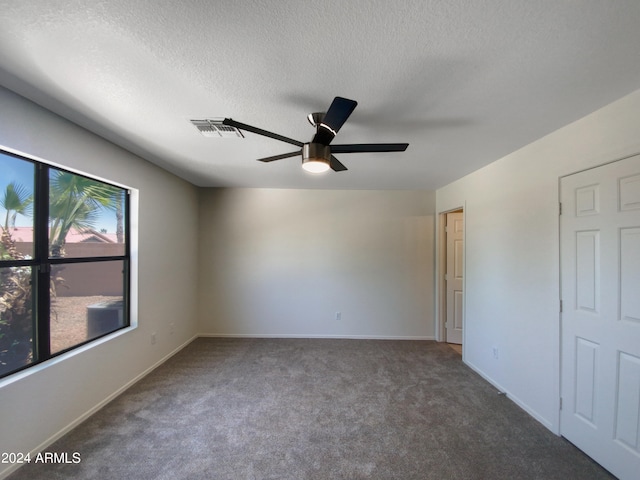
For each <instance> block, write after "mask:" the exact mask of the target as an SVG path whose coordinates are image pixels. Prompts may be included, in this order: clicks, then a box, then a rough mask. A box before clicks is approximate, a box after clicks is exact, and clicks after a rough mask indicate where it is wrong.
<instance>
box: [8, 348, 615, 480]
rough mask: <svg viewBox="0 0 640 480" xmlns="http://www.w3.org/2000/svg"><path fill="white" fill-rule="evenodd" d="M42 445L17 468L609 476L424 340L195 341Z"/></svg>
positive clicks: (102, 473) (146, 475)
mask: <svg viewBox="0 0 640 480" xmlns="http://www.w3.org/2000/svg"><path fill="white" fill-rule="evenodd" d="M99 381H100V379H99V377H97V378H96V382H99ZM47 451H48V452H56V453H58V452H67V453H69V455H71V454H72V453H73V452H78V453H79V454H80V458H81V462H80V463H78V464H59V465H43V464H34V463H32V464H29V465H26V466H25V467H23V468H22V469H20V470H18V471H17V472H15V473H14V474H13V475H11V476H10V477H9V478H10V479H11V480H19V479H28V480H35V479H47V480H52V479H68V478H80V479H100V480H105V479H131V480H133V479H136V480H137V479H149V480H156V479H172V480H176V479H190V480H191V479H221V480H222V479H233V480H236V479H297V480H302V479H323V480H324V479H365V478H366V479H369V478H372V479H403V480H408V479H509V480H514V479H544V480H548V479H562V480H567V479H588V480H592V479H608V478H613V477H611V476H610V475H609V474H608V473H607V472H606V471H605V470H603V469H602V468H601V467H599V466H598V465H597V464H596V463H594V462H593V461H592V460H590V459H589V458H588V457H587V456H586V455H584V454H583V453H582V452H580V451H579V450H578V449H576V448H575V447H574V446H573V445H571V444H570V443H569V442H567V441H565V440H564V439H562V438H560V437H557V436H555V435H553V434H552V433H551V432H549V431H548V430H547V429H546V428H544V427H543V426H542V425H540V424H539V423H538V422H537V421H536V420H534V419H533V418H531V417H530V416H529V415H528V414H527V413H525V412H524V411H522V410H521V409H520V408H519V407H518V406H516V405H515V404H514V403H513V402H511V401H510V400H509V399H507V398H505V397H504V396H502V395H498V392H497V391H496V390H495V388H493V387H492V386H491V385H489V384H488V383H487V382H486V381H484V380H483V379H482V378H481V377H480V376H478V375H477V374H476V373H474V372H473V371H472V370H471V369H469V368H468V367H466V366H465V365H464V364H463V363H462V361H461V359H460V356H459V355H458V354H457V353H456V352H454V351H453V350H452V349H451V348H450V347H449V346H447V345H446V344H438V343H435V342H428V341H389V340H331V339H218V338H200V339H197V340H196V341H194V342H193V343H191V344H190V345H189V346H188V347H186V348H185V349H184V350H182V351H181V352H180V353H178V354H177V355H175V356H174V357H172V358H171V359H170V360H169V361H168V362H166V363H165V364H164V365H162V366H161V367H159V368H158V369H156V370H155V371H154V372H152V373H151V374H150V375H148V376H147V377H145V378H144V379H142V380H141V381H140V382H138V383H137V384H136V385H134V386H133V387H132V388H130V389H129V390H127V391H126V392H125V393H124V394H122V395H121V396H120V397H118V398H117V399H115V400H114V401H113V402H111V403H109V404H108V405H107V406H106V407H104V408H103V409H102V410H100V411H99V412H98V413H96V414H95V415H93V416H92V417H91V418H89V419H88V420H87V421H85V422H84V423H83V424H82V425H80V426H79V427H78V428H76V429H74V430H73V431H72V432H70V433H69V434H67V435H66V436H64V437H63V438H61V439H60V440H59V441H57V442H56V443H55V444H54V445H52V446H50V447H49V448H48V449H47Z"/></svg>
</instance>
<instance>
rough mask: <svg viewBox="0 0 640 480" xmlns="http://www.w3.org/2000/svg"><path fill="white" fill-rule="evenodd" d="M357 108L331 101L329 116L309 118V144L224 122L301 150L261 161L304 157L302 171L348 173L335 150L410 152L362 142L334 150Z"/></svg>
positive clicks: (399, 146) (400, 145)
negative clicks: (311, 130)
mask: <svg viewBox="0 0 640 480" xmlns="http://www.w3.org/2000/svg"><path fill="white" fill-rule="evenodd" d="M356 105H358V102H356V101H355V100H349V99H348V98H343V97H336V98H334V99H333V102H331V105H330V106H329V109H328V110H327V113H323V112H316V113H310V114H309V115H308V116H307V119H308V120H309V123H310V124H311V125H313V126H314V127H316V134H315V135H314V137H313V139H312V140H311V142H308V143H303V142H299V141H298V140H294V139H292V138H287V137H284V136H282V135H278V134H277V133H272V132H268V131H267V130H262V129H261V128H257V127H252V126H251V125H247V124H246V123H240V122H236V121H235V120H233V119H231V118H225V119H224V120H223V122H222V123H223V125H227V126H230V127H234V128H236V129H240V130H245V131H247V132H251V133H255V134H256V135H262V136H264V137H269V138H273V139H275V140H280V141H281V142H286V143H290V144H292V145H296V146H297V147H300V148H301V149H300V150H296V151H295V152H289V153H283V154H280V155H274V156H271V157H266V158H259V159H258V160H259V161H260V162H273V161H275V160H282V159H283V158H289V157H295V156H297V155H300V154H302V168H303V169H304V170H305V171H307V172H311V173H322V172H326V171H327V170H329V169H332V170H333V171H334V172H344V171H345V170H347V167H345V166H344V165H343V164H342V163H341V162H340V161H339V160H338V159H337V158H336V157H334V156H333V155H332V154H331V151H332V148H333V152H334V153H357V152H361V153H364V152H404V151H405V150H406V149H407V147H408V146H409V144H408V143H362V144H351V145H333V147H331V146H330V145H329V144H330V143H331V141H332V140H333V139H334V137H335V136H336V134H337V133H338V131H339V130H340V128H342V125H344V123H345V122H346V121H347V119H348V118H349V116H350V115H351V113H352V112H353V110H354V109H355V108H356Z"/></svg>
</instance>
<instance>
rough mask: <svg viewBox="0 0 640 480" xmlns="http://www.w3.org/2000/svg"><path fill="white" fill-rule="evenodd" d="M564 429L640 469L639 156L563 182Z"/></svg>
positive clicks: (608, 464) (629, 468) (629, 473)
mask: <svg viewBox="0 0 640 480" xmlns="http://www.w3.org/2000/svg"><path fill="white" fill-rule="evenodd" d="M561 202H562V215H561V217H560V238H561V252H560V254H561V284H562V310H563V312H562V377H561V378H562V386H561V395H562V407H561V408H562V409H561V422H560V425H561V430H562V435H563V436H565V437H566V438H567V439H568V440H570V441H571V442H572V443H574V444H575V445H577V446H578V447H579V448H581V449H582V450H584V451H585V452H586V453H587V454H588V455H589V456H590V457H592V458H593V459H595V460H596V461H597V462H598V463H600V464H601V465H602V466H604V467H605V468H606V469H608V470H609V471H610V472H612V473H613V474H614V475H616V476H617V477H619V478H621V479H632V478H633V479H637V478H639V477H638V475H639V472H640V156H634V157H631V158H628V159H625V160H620V161H618V162H614V163H611V164H608V165H605V166H602V167H598V168H594V169H591V170H588V171H585V172H581V173H577V174H575V175H570V176H567V177H564V178H563V179H561Z"/></svg>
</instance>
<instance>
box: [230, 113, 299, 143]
mask: <svg viewBox="0 0 640 480" xmlns="http://www.w3.org/2000/svg"><path fill="white" fill-rule="evenodd" d="M222 124H223V125H229V126H230V127H236V128H239V129H240V130H246V131H247V132H251V133H255V134H257V135H262V136H263V137H269V138H273V139H275V140H280V141H281V142H287V143H290V144H292V145H295V146H297V147H302V145H303V143H302V142H299V141H298V140H294V139H293V138H288V137H284V136H282V135H278V134H277V133H272V132H268V131H266V130H262V129H261V128H257V127H252V126H251V125H247V124H246V123H240V122H236V121H235V120H233V119H231V118H225V119H224V120H223V121H222Z"/></svg>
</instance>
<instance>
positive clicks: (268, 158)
mask: <svg viewBox="0 0 640 480" xmlns="http://www.w3.org/2000/svg"><path fill="white" fill-rule="evenodd" d="M296 155H302V150H297V151H295V152H289V153H282V154H280V155H274V156H273V157H265V158H259V159H258V161H259V162H273V161H274V160H282V159H283V158H289V157H295V156H296Z"/></svg>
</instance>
